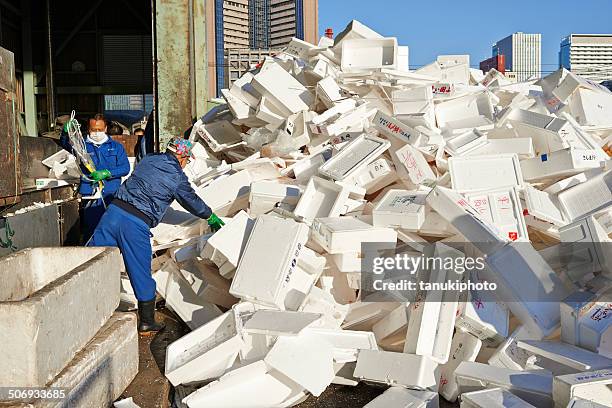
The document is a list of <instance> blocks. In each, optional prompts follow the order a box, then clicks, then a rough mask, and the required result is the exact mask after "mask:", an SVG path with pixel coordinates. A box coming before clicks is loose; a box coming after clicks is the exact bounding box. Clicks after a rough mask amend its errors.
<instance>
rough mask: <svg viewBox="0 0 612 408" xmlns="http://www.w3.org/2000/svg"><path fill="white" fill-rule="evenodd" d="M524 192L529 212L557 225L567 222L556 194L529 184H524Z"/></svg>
mask: <svg viewBox="0 0 612 408" xmlns="http://www.w3.org/2000/svg"><path fill="white" fill-rule="evenodd" d="M524 193H525V201H526V203H527V210H528V211H529V214H532V215H533V216H535V217H538V218H539V219H541V220H544V221H548V222H551V223H553V224H555V225H557V226H563V225H565V224H566V223H567V222H566V221H565V217H564V215H563V212H562V211H561V208H560V207H561V204H560V203H559V199H558V198H557V196H555V195H552V194H549V193H547V192H546V191H541V190H538V189H536V188H534V187H532V186H530V185H525V189H524Z"/></svg>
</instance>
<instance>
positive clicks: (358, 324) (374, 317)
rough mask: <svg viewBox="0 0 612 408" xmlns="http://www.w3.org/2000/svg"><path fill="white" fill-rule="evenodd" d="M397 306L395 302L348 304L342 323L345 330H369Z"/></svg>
mask: <svg viewBox="0 0 612 408" xmlns="http://www.w3.org/2000/svg"><path fill="white" fill-rule="evenodd" d="M397 306H399V303H396V302H356V303H351V304H350V305H349V311H348V314H347V315H346V318H345V320H344V322H343V324H342V328H343V329H345V330H363V331H371V330H372V327H373V326H374V325H375V324H376V323H377V322H379V321H380V320H381V319H382V318H383V317H385V316H386V315H388V314H389V313H391V312H392V311H393V310H395V309H396V308H397Z"/></svg>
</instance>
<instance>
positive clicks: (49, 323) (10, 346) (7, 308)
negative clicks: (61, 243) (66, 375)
mask: <svg viewBox="0 0 612 408" xmlns="http://www.w3.org/2000/svg"><path fill="white" fill-rule="evenodd" d="M121 268H122V262H121V255H120V253H119V251H118V250H117V249H116V248H79V247H74V248H68V247H67V248H30V249H25V250H21V251H18V252H15V253H12V254H10V255H7V256H5V257H3V258H0V277H1V278H2V282H3V283H2V285H1V286H2V287H1V288H0V322H1V324H2V327H3V328H4V329H3V330H2V331H1V332H0V339H1V341H2V344H4V345H5V346H6V347H4V348H2V351H0V355H1V357H2V358H1V359H0V362H1V363H0V366H1V368H2V371H1V372H0V381H1V382H2V384H6V385H7V386H13V387H43V386H44V385H45V384H47V383H48V382H49V381H51V380H52V379H53V378H54V377H55V376H56V375H57V374H58V373H60V372H61V371H62V370H63V369H64V367H65V366H66V365H67V364H69V363H70V361H71V360H72V359H73V358H74V357H75V355H77V353H78V352H79V350H81V349H82V348H83V347H84V346H85V345H86V344H87V343H88V342H89V341H90V340H91V339H92V337H94V336H95V335H96V332H98V330H99V329H100V328H101V327H102V326H103V325H104V323H105V322H106V321H107V320H108V319H109V318H110V317H111V315H112V314H113V312H114V310H115V309H116V308H117V306H118V305H119V291H120V270H121ZM75 304H76V305H78V307H75ZM43 333H44V335H43ZM49 339H53V341H49Z"/></svg>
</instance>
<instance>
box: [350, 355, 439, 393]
mask: <svg viewBox="0 0 612 408" xmlns="http://www.w3.org/2000/svg"><path fill="white" fill-rule="evenodd" d="M406 367H410V370H407V369H406ZM438 371H439V369H438V364H437V363H436V362H435V361H433V360H432V359H430V358H429V357H427V356H418V355H416V354H407V353H394V352H390V351H378V350H360V351H359V356H358V357H357V365H356V366H355V373H354V374H353V375H354V376H355V377H357V378H360V379H362V380H366V381H372V382H378V383H383V384H388V385H399V386H402V387H406V388H416V389H422V390H425V389H427V388H430V389H431V388H434V389H435V388H436V387H437V382H436V380H437V378H438Z"/></svg>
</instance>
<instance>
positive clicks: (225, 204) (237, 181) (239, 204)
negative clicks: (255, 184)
mask: <svg viewBox="0 0 612 408" xmlns="http://www.w3.org/2000/svg"><path fill="white" fill-rule="evenodd" d="M252 181H253V180H252V177H251V174H250V173H249V171H248V170H241V171H239V172H237V173H234V174H231V175H229V176H221V177H219V178H216V179H215V180H213V181H212V182H211V183H210V184H208V185H207V186H206V187H203V188H198V189H196V193H197V194H198V196H199V197H200V198H201V199H202V200H204V202H205V203H206V204H208V206H209V207H210V208H211V209H212V210H213V211H214V212H215V213H216V214H217V215H219V216H225V215H232V214H234V213H237V212H238V211H240V210H241V209H244V208H246V206H247V205H248V198H249V189H250V186H251V182H252Z"/></svg>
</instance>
